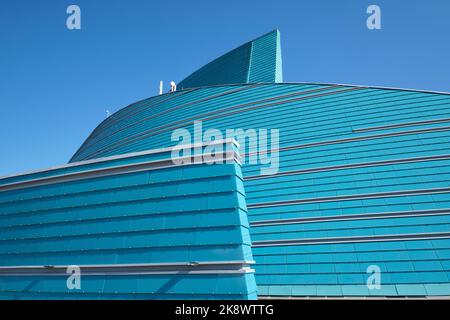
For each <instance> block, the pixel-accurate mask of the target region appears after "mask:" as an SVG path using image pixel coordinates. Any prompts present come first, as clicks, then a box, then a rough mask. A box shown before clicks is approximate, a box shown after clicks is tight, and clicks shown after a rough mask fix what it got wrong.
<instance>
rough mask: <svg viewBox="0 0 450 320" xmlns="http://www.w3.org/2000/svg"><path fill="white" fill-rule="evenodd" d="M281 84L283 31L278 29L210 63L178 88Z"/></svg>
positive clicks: (182, 82) (186, 79)
mask: <svg viewBox="0 0 450 320" xmlns="http://www.w3.org/2000/svg"><path fill="white" fill-rule="evenodd" d="M282 81H283V71H282V62H281V45H280V32H279V31H278V29H275V30H273V31H271V32H269V33H266V34H264V35H262V36H260V37H258V38H256V39H254V40H252V41H249V42H247V43H245V44H243V45H241V46H239V47H238V48H236V49H234V50H231V51H230V52H228V53H225V54H224V55H222V56H220V57H219V58H217V59H215V60H213V61H211V62H209V63H208V64H206V65H205V66H203V67H201V68H200V69H198V70H197V71H195V72H193V73H192V74H191V75H190V76H188V77H187V78H185V79H184V80H183V81H181V82H180V83H179V84H178V87H179V88H181V89H186V88H195V87H203V86H209V85H219V84H237V83H239V84H240V83H254V82H282Z"/></svg>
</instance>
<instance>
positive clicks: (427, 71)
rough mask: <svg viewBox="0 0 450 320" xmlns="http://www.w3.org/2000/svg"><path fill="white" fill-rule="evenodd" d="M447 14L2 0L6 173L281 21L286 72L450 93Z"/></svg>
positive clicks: (337, 4)
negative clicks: (72, 23)
mask: <svg viewBox="0 0 450 320" xmlns="http://www.w3.org/2000/svg"><path fill="white" fill-rule="evenodd" d="M70 4H76V5H78V6H79V7H80V8H81V30H68V29H67V28H66V19H67V17H68V15H67V14H66V9H67V7H68V6H69V5H70ZM370 4H376V5H379V6H380V8H381V13H382V29H381V30H368V29H367V27H366V19H367V17H368V15H367V14H366V9H367V7H368V6H369V5H370ZM449 16H450V1H448V0H422V1H419V0H408V1H406V0H404V1H402V0H395V1H392V0H390V1H384V0H383V1H381V0H374V1H365V0H342V1H335V0H328V1H325V0H311V1H306V0H290V1H283V0H276V1H275V0H273V1H267V0H226V1H215V0H202V1H197V0H188V1H186V0H184V1H180V0H168V1H163V0H160V1H155V0H127V1H125V0H108V1H107V0H88V1H87V0H71V1H66V0H53V1H52V0H41V1H35V0H29V1H24V0H2V1H1V2H0V118H1V123H0V152H1V153H0V175H5V174H11V173H17V172H22V171H27V170H31V169H39V168H45V167H49V166H53V165H58V164H64V163H66V162H67V161H68V160H69V158H70V156H71V155H72V154H73V153H74V152H75V151H76V149H77V148H78V147H79V145H80V144H81V143H82V142H83V141H84V139H85V138H86V137H87V136H88V134H89V133H90V132H91V131H92V129H94V128H95V126H96V125H97V124H98V123H99V122H100V121H102V120H103V119H104V118H105V116H106V110H110V111H111V112H114V111H117V110H119V109H120V108H122V107H124V106H126V105H128V104H130V103H132V102H135V101H137V100H140V99H143V98H146V97H149V96H152V95H155V94H156V93H157V91H158V85H159V80H164V81H165V83H166V84H167V85H168V83H169V82H170V81H171V80H175V81H180V80H182V79H183V78H184V77H185V76H187V75H188V74H190V73H191V72H192V71H194V70H195V69H197V68H198V67H200V66H202V65H204V64H205V63H207V62H208V61H210V60H211V59H213V58H216V57H217V56H219V55H221V54H222V53H225V52H227V51H229V50H230V49H233V48H234V47H236V46H238V45H240V44H242V43H244V42H246V41H248V40H251V39H253V38H255V37H257V36H259V35H261V34H264V33H266V32H268V31H270V30H272V29H274V28H278V29H279V30H280V32H281V41H282V52H283V69H284V81H286V82H327V83H348V84H362V85H377V86H392V87H403V88H415V89H428V90H438V91H446V92H448V91H450V59H449V57H450V23H449V21H450V18H449ZM166 89H167V87H166Z"/></svg>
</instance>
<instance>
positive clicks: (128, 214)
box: [0, 30, 450, 299]
mask: <svg viewBox="0 0 450 320" xmlns="http://www.w3.org/2000/svg"><path fill="white" fill-rule="evenodd" d="M449 112H450V95H449V94H448V93H438V92H428V91H419V90H405V89H393V88H379V87H366V86H355V85H340V84H324V83H283V76H282V59H281V46H280V34H279V32H278V30H275V31H272V32H270V33H268V34H266V35H263V36H261V37H259V38H257V39H255V40H253V41H250V42H248V43H246V44H244V45H242V46H240V47H238V48H236V49H234V50H232V51H230V52H228V53H226V54H224V55H223V56H221V57H219V58H217V59H216V60H214V61H212V62H210V63H208V64H206V65H205V66H204V67H202V68H200V69H199V70H197V71H195V72H194V73H192V74H191V75H189V76H188V77H187V78H186V79H184V80H182V81H181V82H179V83H178V88H177V91H175V92H170V93H165V94H162V95H157V96H154V97H151V98H148V99H145V100H142V101H138V102H136V103H133V104H131V105H129V106H127V107H125V108H123V109H121V110H120V111H118V112H116V113H115V114H113V115H111V116H110V117H108V118H107V119H105V120H104V121H103V122H102V123H101V124H100V125H99V126H98V127H97V128H95V130H94V131H93V132H92V133H91V134H90V136H89V137H88V138H87V139H86V141H85V142H84V143H83V144H82V145H81V147H80V148H79V149H78V150H77V151H76V153H75V154H74V155H73V157H72V159H71V160H70V162H69V164H66V165H63V166H60V167H56V168H50V169H47V170H41V171H36V172H32V173H26V174H21V175H15V176H10V177H4V178H2V179H0V266H1V267H0V297H1V298H5V299H27V298H31V299H33V298H49V299H55V298H56V299H60V298H61V299H66V298H67V299H77V298H81V299H89V298H100V299H103V298H108V299H110V298H121V299H123V298H130V299H167V298H168V299H171V298H174V299H179V298H183V299H185V298H191V299H256V298H268V297H282V298H292V297H298V298H301V297H436V296H450V117H449V114H450V113H449ZM199 122H201V126H202V130H203V131H206V130H208V129H216V131H219V132H226V130H227V129H230V128H235V129H237V128H240V129H243V130H251V129H254V130H258V129H269V130H270V129H277V130H279V131H278V132H279V137H278V139H276V140H278V141H279V143H277V144H276V145H277V147H276V149H273V148H272V149H271V150H270V153H271V156H274V155H276V157H277V159H279V161H278V165H277V172H275V173H273V174H261V168H262V167H264V166H265V165H266V164H262V163H260V162H257V163H247V161H245V159H246V158H249V156H251V155H256V156H260V155H261V154H266V153H268V152H261V150H260V149H259V148H256V149H255V148H252V147H251V144H250V143H245V140H244V143H239V142H241V141H239V139H230V137H228V138H226V137H224V139H218V140H215V141H214V142H213V143H212V145H213V146H215V147H221V148H224V149H223V150H227V151H224V152H223V153H222V154H221V157H222V159H225V160H227V161H223V162H220V161H211V163H208V160H203V161H200V162H196V161H186V162H184V163H183V164H182V165H180V164H175V163H174V161H173V160H174V159H173V153H172V151H173V147H174V146H176V145H178V141H174V139H173V136H172V135H173V133H174V132H175V131H176V130H177V129H182V128H184V129H187V130H189V132H190V133H192V135H193V136H194V135H195V132H194V131H195V130H194V127H195V125H198V124H199ZM271 139H275V138H273V137H272V138H271ZM271 142H273V141H272V140H271ZM192 144H195V145H194V146H195V147H196V150H200V151H201V152H202V151H205V150H206V148H210V147H211V143H204V142H202V141H200V142H199V141H192ZM179 158H183V159H189V160H191V159H193V158H195V156H193V155H185V154H183V155H180V156H179ZM77 268H79V271H81V278H79V279H80V280H81V281H80V284H81V287H80V288H79V289H78V288H77V286H76V284H77V282H76V279H77V278H76V276H77V273H76V271H77V270H78V269H77ZM73 270H75V271H73ZM73 272H75V274H72V273H73ZM69 276H71V277H72V278H70V277H69ZM73 277H75V278H73ZM74 279H75V281H73V282H70V281H72V280H74ZM68 282H70V283H68ZM74 286H75V288H73V287H74Z"/></svg>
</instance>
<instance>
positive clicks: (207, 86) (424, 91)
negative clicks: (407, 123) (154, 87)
mask: <svg viewBox="0 0 450 320" xmlns="http://www.w3.org/2000/svg"><path fill="white" fill-rule="evenodd" d="M254 84H262V85H284V84H304V85H308V84H309V85H322V86H342V87H357V88H367V89H383V90H402V91H413V92H423V93H435V94H447V95H450V91H449V92H446V91H437V90H426V89H414V88H399V87H389V86H388V87H385V86H374V85H361V84H346V83H330V82H307V81H306V82H295V81H294V82H276V83H273V82H245V83H227V84H215V85H206V86H199V87H193V88H186V89H180V90H177V91H176V92H182V91H186V90H194V89H204V88H213V87H224V86H246V85H254ZM170 93H171V92H168V93H167V94H170ZM152 97H153V96H151V97H148V98H145V99H142V100H139V101H143V100H146V99H149V98H152ZM139 101H137V102H139Z"/></svg>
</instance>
